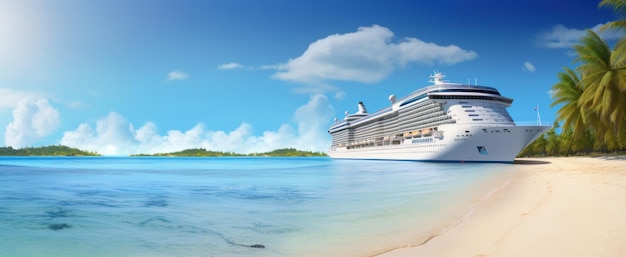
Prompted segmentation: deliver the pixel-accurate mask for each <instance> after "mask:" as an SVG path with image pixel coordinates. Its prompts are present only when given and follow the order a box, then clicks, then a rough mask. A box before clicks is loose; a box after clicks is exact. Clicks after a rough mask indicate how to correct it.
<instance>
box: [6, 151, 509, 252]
mask: <svg viewBox="0 0 626 257" xmlns="http://www.w3.org/2000/svg"><path fill="white" fill-rule="evenodd" d="M511 166H512V165H507V164H463V163H424V162H394V161H355V160H332V159H329V158H159V157H144V158H133V157H120V158H117V157H80V158H73V157H0V231H1V233H0V256H2V257H4V256H7V257H9V256H10V257H22V256H47V257H50V256H64V257H70V256H107V257H109V256H118V257H119V256H133V257H134V256H185V257H187V256H216V257H217V256H370V255H372V254H375V253H379V252H381V251H385V250H389V249H392V248H395V247H402V246H406V245H410V244H415V243H416V242H419V241H420V240H424V238H426V237H428V236H430V235H433V234H437V233H440V231H441V230H442V228H445V227H446V226H450V224H453V222H454V221H455V219H458V218H459V217H462V215H463V214H464V213H466V212H467V211H468V208H469V207H468V206H469V205H468V204H471V202H472V201H475V200H476V198H475V197H468V195H472V194H474V195H477V196H480V195H483V194H486V193H488V192H489V190H492V188H490V187H496V186H497V183H492V184H489V183H486V181H490V180H491V179H493V178H494V177H500V176H501V175H503V174H509V173H512V168H511ZM479 185H489V186H479ZM468 192H473V193H471V194H469V193H468ZM261 245H262V246H263V247H264V248H261ZM250 246H256V247H250Z"/></svg>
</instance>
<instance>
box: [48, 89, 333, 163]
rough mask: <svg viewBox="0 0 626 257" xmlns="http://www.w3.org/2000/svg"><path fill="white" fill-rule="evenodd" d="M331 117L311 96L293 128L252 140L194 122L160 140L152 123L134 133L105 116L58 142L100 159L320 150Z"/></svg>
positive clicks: (246, 128)
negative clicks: (182, 152) (188, 152)
mask: <svg viewBox="0 0 626 257" xmlns="http://www.w3.org/2000/svg"><path fill="white" fill-rule="evenodd" d="M332 113H333V109H332V106H331V105H330V104H329V102H328V98H327V97H326V96H324V95H321V94H316V95H312V96H311V98H310V99H309V102H308V103H307V104H305V105H303V106H301V107H300V108H298V109H297V110H296V111H295V112H294V122H295V124H296V127H295V128H294V127H293V126H292V125H290V124H282V125H281V126H280V127H279V128H278V129H277V130H275V131H265V132H263V133H262V134H261V135H259V136H257V135H254V133H253V129H252V126H250V125H249V124H247V123H242V124H241V125H240V126H239V127H238V128H236V129H234V130H232V131H230V132H226V131H212V130H207V129H206V128H205V127H204V125H203V124H201V123H198V124H196V125H195V126H194V127H192V128H190V129H188V130H186V131H180V130H170V131H168V132H166V133H165V134H164V135H161V134H159V132H158V129H157V126H156V124H154V123H151V122H148V123H146V124H144V125H143V126H141V127H139V128H138V129H136V128H135V127H134V125H133V124H131V123H130V122H128V121H127V120H126V119H125V118H124V117H122V116H121V115H120V114H118V113H115V112H111V113H109V114H108V115H107V116H106V117H104V118H102V119H101V120H99V121H97V122H96V124H95V128H94V127H92V125H90V124H87V123H83V124H80V125H79V126H78V128H77V129H76V130H73V131H66V132H65V133H64V134H63V138H62V139H61V142H60V143H61V144H62V145H67V146H70V147H76V148H79V149H84V150H89V151H95V152H98V153H100V154H103V155H129V154H134V153H148V154H152V153H165V152H175V151H180V150H184V149H189V148H205V149H208V150H214V151H225V152H236V153H252V152H267V151H272V150H275V149H278V148H286V147H295V148H298V149H301V150H310V151H324V150H325V149H326V148H327V147H328V145H329V144H330V142H329V136H328V135H327V134H326V133H325V132H326V130H327V126H328V124H329V123H330V116H331V114H332Z"/></svg>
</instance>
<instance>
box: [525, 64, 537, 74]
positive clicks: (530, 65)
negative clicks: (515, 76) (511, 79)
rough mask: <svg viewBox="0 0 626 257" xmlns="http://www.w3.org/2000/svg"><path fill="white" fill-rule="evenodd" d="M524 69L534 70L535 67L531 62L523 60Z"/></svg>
mask: <svg viewBox="0 0 626 257" xmlns="http://www.w3.org/2000/svg"><path fill="white" fill-rule="evenodd" d="M523 69H524V71H530V72H535V70H536V68H535V65H533V64H532V63H531V62H524V68H523Z"/></svg>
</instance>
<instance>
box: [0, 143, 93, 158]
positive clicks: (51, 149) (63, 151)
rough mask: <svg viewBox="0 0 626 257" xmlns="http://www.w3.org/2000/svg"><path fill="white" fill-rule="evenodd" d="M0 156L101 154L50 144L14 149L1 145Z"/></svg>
mask: <svg viewBox="0 0 626 257" xmlns="http://www.w3.org/2000/svg"><path fill="white" fill-rule="evenodd" d="M0 156H100V154H98V153H94V152H88V151H83V150H80V149H76V148H72V147H68V146H64V145H50V146H40V147H26V148H20V149H13V147H10V146H8V147H0Z"/></svg>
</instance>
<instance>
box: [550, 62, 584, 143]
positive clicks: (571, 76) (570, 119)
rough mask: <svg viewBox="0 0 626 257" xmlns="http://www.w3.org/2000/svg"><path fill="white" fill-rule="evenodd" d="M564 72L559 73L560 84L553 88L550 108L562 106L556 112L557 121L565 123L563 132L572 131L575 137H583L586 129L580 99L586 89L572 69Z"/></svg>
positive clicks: (565, 69) (566, 69)
mask: <svg viewBox="0 0 626 257" xmlns="http://www.w3.org/2000/svg"><path fill="white" fill-rule="evenodd" d="M563 69H564V71H563V72H559V73H558V75H557V76H558V77H559V82H558V83H557V84H555V85H554V86H552V99H553V100H554V101H553V102H552V104H551V105H550V107H554V106H556V105H559V104H562V105H563V106H561V108H560V109H559V110H558V111H557V112H556V114H557V120H558V121H562V122H563V130H565V131H567V130H572V131H573V132H574V135H573V136H574V137H578V136H582V135H583V134H584V131H585V129H586V125H585V123H584V118H583V113H582V110H581V108H580V104H579V99H580V96H581V95H582V94H583V92H584V90H585V88H584V86H583V85H582V84H581V83H580V78H579V76H578V74H577V73H576V72H574V71H573V70H571V69H570V68H567V67H565V68H563Z"/></svg>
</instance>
